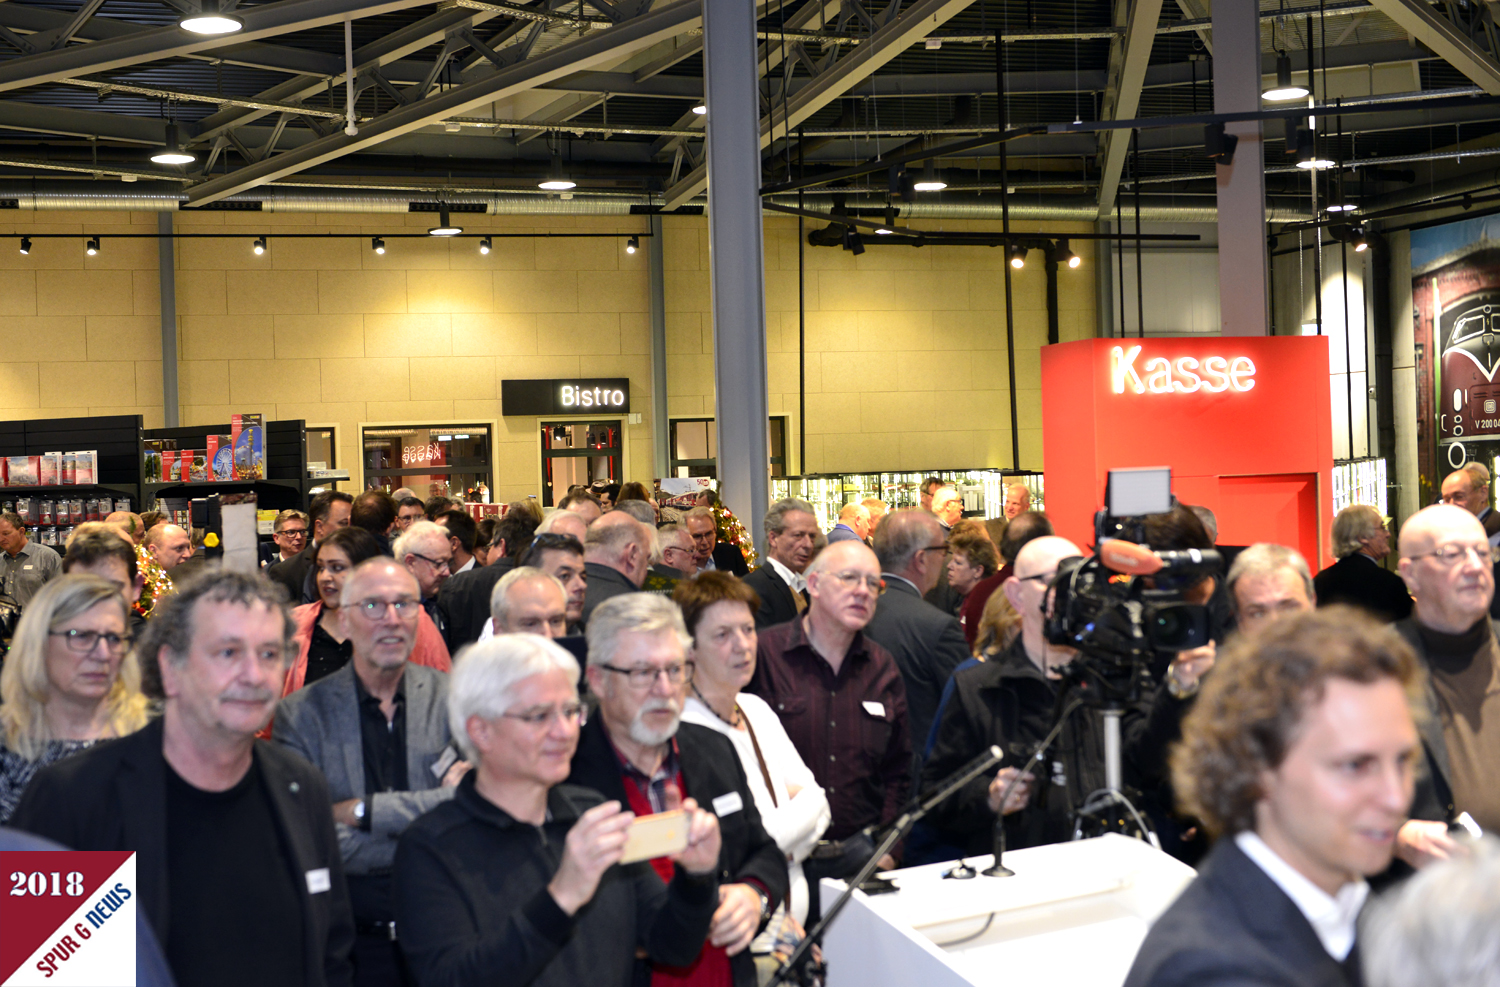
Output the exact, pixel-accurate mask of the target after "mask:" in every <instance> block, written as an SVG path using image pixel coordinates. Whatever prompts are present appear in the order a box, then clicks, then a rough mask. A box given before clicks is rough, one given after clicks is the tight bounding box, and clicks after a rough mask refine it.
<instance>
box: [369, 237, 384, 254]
mask: <svg viewBox="0 0 1500 987" xmlns="http://www.w3.org/2000/svg"><path fill="white" fill-rule="evenodd" d="M370 249H371V250H373V251H375V252H376V253H377V254H383V253H385V237H383V236H375V237H371V238H370Z"/></svg>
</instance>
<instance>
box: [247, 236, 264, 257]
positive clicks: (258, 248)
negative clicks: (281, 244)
mask: <svg viewBox="0 0 1500 987" xmlns="http://www.w3.org/2000/svg"><path fill="white" fill-rule="evenodd" d="M250 249H251V250H254V251H255V256H257V257H259V256H260V255H261V254H263V253H265V252H266V238H265V237H263V236H262V237H256V239H255V243H254V244H253V245H252V246H251V248H250Z"/></svg>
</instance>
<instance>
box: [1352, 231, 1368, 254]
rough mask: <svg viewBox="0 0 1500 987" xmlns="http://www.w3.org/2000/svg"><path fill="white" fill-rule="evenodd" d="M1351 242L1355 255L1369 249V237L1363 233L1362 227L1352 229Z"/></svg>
mask: <svg viewBox="0 0 1500 987" xmlns="http://www.w3.org/2000/svg"><path fill="white" fill-rule="evenodd" d="M1351 242H1352V243H1353V244H1354V252H1355V253H1357V254H1361V253H1364V252H1365V251H1366V250H1369V249H1370V237H1369V234H1367V233H1366V232H1365V228H1364V227H1363V226H1356V227H1355V228H1354V237H1353V240H1352V241H1351Z"/></svg>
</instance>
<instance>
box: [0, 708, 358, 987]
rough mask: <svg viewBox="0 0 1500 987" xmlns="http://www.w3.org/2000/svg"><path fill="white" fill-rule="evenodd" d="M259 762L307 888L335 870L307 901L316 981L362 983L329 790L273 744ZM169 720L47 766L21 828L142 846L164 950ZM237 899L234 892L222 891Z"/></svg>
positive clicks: (151, 914) (149, 912)
mask: <svg viewBox="0 0 1500 987" xmlns="http://www.w3.org/2000/svg"><path fill="white" fill-rule="evenodd" d="M255 758H256V760H257V762H258V763H259V764H260V769H261V772H262V777H263V778H264V779H265V783H266V788H267V791H268V793H269V794H270V797H271V798H270V801H271V808H272V812H273V813H274V814H275V816H276V819H277V821H278V822H279V823H280V828H281V837H282V840H283V842H284V845H285V846H286V847H287V848H288V850H289V851H290V852H291V855H292V858H293V860H294V861H295V867H296V874H295V875H294V879H295V883H296V885H297V887H299V888H303V887H306V886H307V881H305V880H304V877H303V875H305V874H307V873H309V872H312V871H315V870H319V869H326V870H327V872H328V874H329V877H330V880H331V887H330V888H329V889H328V890H327V891H324V892H320V893H318V894H309V895H308V896H307V897H306V898H304V899H303V901H304V903H305V905H306V907H305V909H304V912H303V929H304V936H303V942H302V954H303V957H304V962H305V965H306V970H307V974H306V976H307V983H309V984H327V985H330V987H333V985H344V984H350V983H352V979H353V970H352V968H351V967H350V965H349V950H350V948H351V947H352V946H353V944H354V919H353V917H352V914H351V912H350V910H349V896H348V892H347V891H346V889H345V886H344V863H343V859H342V857H341V856H340V854H339V843H338V837H337V836H336V835H335V834H334V829H333V811H332V808H331V803H330V802H329V801H328V785H327V783H326V782H324V780H323V776H322V775H321V774H320V773H319V772H318V770H317V768H314V767H313V766H312V765H311V764H308V763H307V762H306V761H304V760H303V759H302V758H300V757H298V756H297V755H296V754H294V753H292V752H291V751H289V750H287V749H286V748H284V747H282V746H280V745H279V744H273V743H270V742H267V741H263V740H258V741H256V742H255ZM166 764H167V762H166V758H165V757H164V756H163V755H162V722H161V720H155V721H153V722H151V723H149V724H147V725H146V726H145V727H144V728H142V729H141V730H140V731H139V732H137V733H133V734H131V735H130V736H128V737H123V738H121V739H119V740H114V741H110V742H108V743H103V744H99V745H97V746H95V747H91V748H89V749H88V750H85V751H80V752H79V753H77V754H74V755H73V756H72V757H66V758H63V759H62V760H61V761H58V762H57V763H56V764H53V765H50V766H49V767H47V768H44V769H43V770H42V771H41V772H40V773H39V774H38V775H37V776H36V778H35V779H33V780H32V782H31V786H30V787H29V788H27V789H26V794H25V795H24V796H22V797H21V804H20V805H19V806H17V807H16V814H15V816H14V817H12V819H11V824H12V825H13V826H15V827H16V828H17V829H23V830H27V831H28V832H32V833H36V834H37V835H39V836H45V837H47V838H48V839H51V840H56V841H57V842H58V843H61V844H62V845H64V846H67V847H72V848H73V849H75V850H134V851H135V853H136V880H137V881H138V882H139V887H140V895H141V909H142V911H143V913H144V914H145V916H146V917H147V918H148V919H150V921H151V927H152V928H153V929H155V930H156V934H157V937H158V938H159V939H160V940H161V942H162V944H163V946H164V947H165V946H167V944H169V943H170V942H171V940H172V929H171V928H170V925H169V923H168V921H167V917H168V916H169V915H170V914H171V909H170V907H169V905H168V902H167V886H168V877H167V816H166V805H167V768H166ZM222 890H223V892H224V894H226V895H227V894H233V893H234V889H233V888H224V889H222Z"/></svg>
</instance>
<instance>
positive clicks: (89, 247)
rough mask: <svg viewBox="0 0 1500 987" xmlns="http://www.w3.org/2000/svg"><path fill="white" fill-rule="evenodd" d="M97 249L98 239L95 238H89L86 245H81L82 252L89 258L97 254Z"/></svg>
mask: <svg viewBox="0 0 1500 987" xmlns="http://www.w3.org/2000/svg"><path fill="white" fill-rule="evenodd" d="M99 249H100V248H99V238H98V237H97V236H91V237H89V240H88V243H85V244H84V245H83V252H84V253H86V254H88V255H89V256H90V257H92V256H94V255H95V254H97V253H98V252H99Z"/></svg>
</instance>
